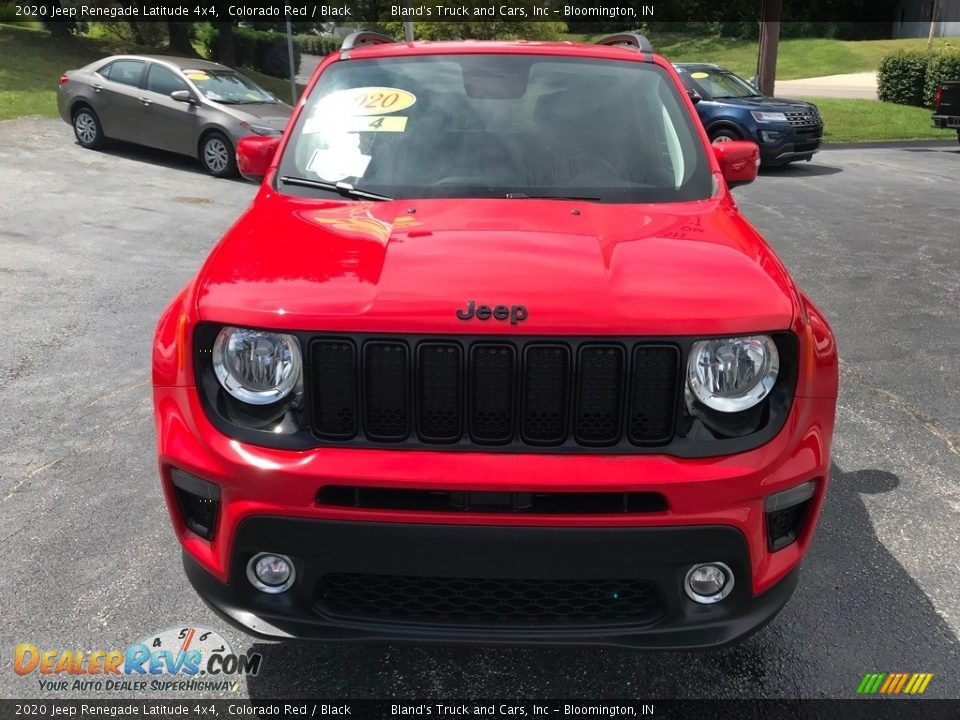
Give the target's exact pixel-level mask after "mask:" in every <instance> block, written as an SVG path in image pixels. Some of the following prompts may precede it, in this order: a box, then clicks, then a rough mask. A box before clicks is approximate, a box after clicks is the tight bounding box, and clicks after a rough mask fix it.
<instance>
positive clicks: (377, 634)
mask: <svg viewBox="0 0 960 720" xmlns="http://www.w3.org/2000/svg"><path fill="white" fill-rule="evenodd" d="M233 547H234V549H233V555H232V560H231V566H230V580H229V582H227V583H222V582H220V581H219V580H217V579H216V578H214V577H213V576H212V575H210V574H209V573H208V572H207V571H205V570H204V569H203V568H202V567H201V566H200V565H199V564H198V563H197V562H196V561H195V560H193V558H192V557H191V556H189V555H188V554H186V553H184V556H183V560H184V567H185V569H186V572H187V576H188V577H189V579H190V582H191V583H192V584H193V586H194V588H195V589H196V591H197V592H198V593H199V594H200V596H201V597H202V598H203V599H204V601H205V602H206V603H207V604H208V605H210V607H211V608H213V609H214V610H215V611H216V612H217V613H218V614H219V615H220V616H221V617H223V618H224V619H225V620H227V621H228V622H229V623H231V624H232V625H234V626H236V627H239V628H241V629H242V630H244V631H246V632H248V633H252V634H254V635H258V636H260V637H264V638H272V639H277V638H283V637H295V638H307V639H318V640H330V641H345V640H346V641H371V642H418V643H422V642H439V643H450V644H471V645H476V644H500V645H606V646H619V647H632V648H649V649H681V648H692V647H713V646H720V645H726V644H729V643H732V642H734V641H736V640H738V639H741V638H743V637H744V636H746V635H748V634H750V633H752V632H754V631H756V630H757V629H758V628H760V627H762V626H763V625H764V624H765V623H767V622H769V621H770V620H771V619H772V618H773V617H774V616H775V615H776V614H777V612H779V610H780V609H781V608H782V607H783V605H784V604H785V603H786V602H787V600H788V599H789V597H790V595H791V594H792V593H793V590H794V588H795V586H796V583H797V579H798V575H799V570H798V569H794V570H793V571H792V572H791V573H790V574H788V575H787V576H786V577H785V578H784V579H783V580H781V581H780V582H779V583H778V584H777V585H776V586H774V587H773V588H771V589H769V590H768V591H766V592H764V593H763V594H761V595H759V596H753V595H752V593H751V591H750V587H751V577H750V564H749V560H748V554H747V547H746V541H745V539H744V537H743V535H742V534H741V533H740V532H739V531H738V530H737V529H735V528H732V527H725V526H695V527H666V528H665V527H658V528H650V527H645V528H558V527H542V528H541V527H505V526H474V525H462V526H456V525H433V524H421V525H411V524H404V523H370V522H340V521H329V520H307V519H298V518H284V517H265V516H258V517H251V518H247V519H246V520H244V521H243V522H242V523H241V524H240V526H239V528H238V530H237V534H236V537H235V543H234V546H233ZM258 552H279V553H283V554H285V555H289V556H290V557H291V559H292V560H293V562H294V564H295V566H296V570H297V578H298V580H297V583H296V584H295V585H294V587H293V588H291V589H290V591H288V592H285V593H282V594H280V595H267V594H265V593H261V592H259V591H257V590H256V589H255V588H254V587H253V586H252V585H250V583H249V582H248V581H247V580H246V575H245V571H244V568H245V565H246V563H247V562H248V561H249V559H250V558H251V557H252V556H253V555H255V554H256V553H258ZM708 561H719V562H723V563H725V564H727V565H728V566H729V567H730V568H731V569H732V571H733V572H734V574H735V577H736V585H735V587H734V589H733V591H732V592H731V594H730V596H729V597H728V598H726V599H725V600H724V601H722V602H720V603H716V604H714V605H699V604H697V603H694V602H693V601H692V600H690V599H689V598H687V597H686V595H685V593H684V592H683V588H682V582H683V577H684V575H685V573H686V571H687V570H688V569H689V567H690V566H691V565H693V564H696V563H698V562H708ZM338 572H353V573H357V572H362V573H378V574H388V575H415V576H441V577H498V578H511V577H516V578H521V577H524V578H530V577H539V578H544V579H549V578H551V577H553V578H570V577H583V578H610V577H635V578H638V579H647V580H651V581H653V582H656V583H657V584H658V585H659V588H660V590H661V592H662V593H663V600H664V603H665V608H666V610H665V614H664V615H663V617H662V618H661V619H660V620H659V621H658V622H656V623H653V624H646V625H643V626H636V625H630V624H629V623H624V622H612V623H594V624H588V625H564V626H562V627H560V626H544V625H542V624H530V625H522V626H519V627H518V626H516V625H511V626H510V627H509V628H504V627H503V626H499V627H498V626H494V625H484V626H476V625H463V624H450V623H427V622H410V621H399V620H394V621H385V620H383V619H377V620H373V619H370V620H358V619H356V618H351V619H347V618H342V617H337V616H333V615H329V614H325V613H324V612H322V610H321V611H318V609H317V608H316V607H315V593H316V589H317V584H318V582H319V580H320V578H321V577H322V576H323V575H326V574H330V573H338Z"/></svg>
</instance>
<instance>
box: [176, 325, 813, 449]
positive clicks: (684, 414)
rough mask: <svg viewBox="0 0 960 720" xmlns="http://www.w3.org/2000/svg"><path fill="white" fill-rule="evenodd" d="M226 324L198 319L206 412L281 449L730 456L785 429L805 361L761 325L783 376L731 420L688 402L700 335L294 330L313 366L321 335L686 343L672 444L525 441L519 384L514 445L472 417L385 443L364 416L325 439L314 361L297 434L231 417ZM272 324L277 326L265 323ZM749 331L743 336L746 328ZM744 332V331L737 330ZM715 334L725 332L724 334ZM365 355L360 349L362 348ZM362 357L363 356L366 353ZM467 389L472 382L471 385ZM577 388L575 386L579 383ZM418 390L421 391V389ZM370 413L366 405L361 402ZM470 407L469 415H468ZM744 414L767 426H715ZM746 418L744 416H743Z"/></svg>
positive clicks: (413, 342)
mask: <svg viewBox="0 0 960 720" xmlns="http://www.w3.org/2000/svg"><path fill="white" fill-rule="evenodd" d="M221 327H223V325H222V324H213V323H200V324H199V325H197V327H196V330H195V334H194V360H195V362H194V372H195V380H196V384H197V388H198V389H199V390H200V400H201V405H202V406H203V408H204V411H205V412H206V414H207V417H208V418H209V420H210V422H211V423H212V424H213V425H214V427H216V428H217V429H218V430H219V431H220V432H222V433H223V434H224V435H227V436H229V437H231V438H235V439H238V440H241V441H243V442H248V443H250V444H252V445H260V446H263V447H271V448H278V449H284V450H308V449H313V448H321V447H337V448H350V447H353V448H358V447H359V448H379V449H390V450H418V451H424V452H451V451H459V452H491V453H497V452H508V453H527V454H544V453H550V454H612V455H644V454H647V455H650V454H661V455H672V456H675V457H683V458H694V457H717V456H723V455H733V454H737V453H742V452H746V451H748V450H753V449H755V448H758V447H760V446H761V445H764V444H766V443H768V442H770V441H771V440H772V439H773V438H774V437H776V435H777V434H778V433H779V432H780V430H781V429H782V428H783V426H784V423H785V422H786V420H787V417H788V415H789V413H790V408H791V407H792V404H793V399H794V393H795V390H796V382H797V370H798V363H799V341H798V340H797V337H796V335H794V334H793V333H792V332H790V331H763V330H758V331H756V332H754V333H750V334H752V335H760V334H767V335H770V336H771V337H773V338H774V340H775V342H776V344H777V348H778V350H779V352H780V377H779V378H778V380H777V383H776V385H775V386H774V389H773V391H772V392H771V393H770V395H769V396H768V397H767V398H766V399H765V400H764V402H763V403H761V405H759V406H758V407H757V408H755V409H752V410H748V411H746V413H736V414H732V415H731V416H730V417H729V418H724V417H723V414H722V413H715V412H713V411H710V410H707V409H706V408H703V407H702V406H699V407H697V408H695V412H694V413H692V414H691V413H689V412H688V411H687V409H686V405H685V402H684V386H685V385H684V384H685V378H686V366H687V358H688V356H689V352H690V346H691V345H692V343H693V342H695V341H697V340H702V339H703V338H704V337H705V336H693V337H691V336H681V337H676V336H675V337H670V336H643V337H628V336H561V335H536V336H530V335H525V336H512V335H510V336H504V335H493V336H490V335H423V334H421V335H417V334H412V333H330V334H326V333H317V332H302V331H290V330H287V331H286V333H287V334H291V335H295V336H296V337H297V338H298V340H299V341H300V347H301V351H302V353H303V357H304V364H305V366H306V365H307V364H308V363H309V357H310V347H311V343H312V342H313V341H314V340H347V341H350V342H352V343H353V344H354V347H356V348H362V347H363V343H364V342H365V341H367V340H381V339H382V340H402V341H403V342H405V343H407V345H408V347H409V348H410V349H411V352H412V354H411V356H410V357H417V356H418V355H419V353H418V351H417V348H418V347H419V345H420V343H429V342H443V341H446V342H451V341H452V342H457V343H459V344H460V345H461V347H462V349H463V355H462V357H463V358H466V357H467V353H468V352H470V350H471V348H472V347H474V346H476V345H477V344H484V343H493V344H498V343H511V344H513V345H514V346H515V347H516V348H517V349H519V350H520V351H521V354H520V355H518V356H517V357H516V358H515V362H519V361H520V359H522V357H523V355H522V351H523V349H524V347H525V346H527V345H530V344H533V343H564V344H567V345H568V346H569V347H570V349H571V352H572V353H573V357H574V358H576V357H577V356H578V354H579V351H580V348H581V347H583V346H587V345H590V344H595V343H600V344H604V345H608V344H621V345H622V346H623V347H624V348H625V350H626V354H625V358H626V359H627V362H630V361H631V355H632V348H634V347H635V346H637V345H641V344H642V345H643V346H648V345H649V346H658V345H660V346H662V345H672V346H675V347H677V348H678V349H679V352H680V364H679V370H678V372H677V378H676V382H677V388H676V398H677V400H676V403H675V406H676V407H675V418H674V428H675V432H674V435H673V438H672V439H671V440H669V441H668V442H661V443H649V444H644V445H640V444H634V443H633V442H631V441H630V439H629V438H628V437H627V433H625V432H621V435H620V439H619V441H618V442H616V443H613V444H609V445H603V446H599V445H596V446H585V445H582V444H578V442H577V441H576V439H575V438H574V436H573V433H572V428H571V432H570V433H569V436H568V438H567V439H566V441H565V442H564V443H562V444H559V445H553V446H550V447H544V446H541V445H528V444H525V443H524V442H522V440H521V438H520V436H519V430H520V423H519V413H520V408H521V405H522V402H521V398H520V396H519V392H518V391H516V390H515V401H516V402H515V403H514V405H515V414H516V416H517V417H515V420H514V423H513V426H514V437H513V440H512V441H510V442H508V443H500V444H480V443H478V442H477V441H475V440H471V439H470V438H469V436H468V435H467V428H466V426H467V425H469V423H466V422H464V423H463V425H464V427H463V436H462V437H460V438H459V439H458V440H456V441H454V442H446V443H443V442H436V443H434V442H431V443H425V442H423V441H422V440H421V439H420V438H419V437H417V435H416V433H414V432H411V433H410V434H409V436H408V437H407V438H406V439H405V440H402V441H397V442H394V441H391V442H377V441H374V440H371V439H369V438H367V437H365V436H364V435H363V425H364V423H363V421H362V418H361V421H360V422H359V427H358V432H357V433H356V435H355V437H352V438H350V439H343V440H334V439H325V438H321V437H317V436H316V435H315V434H314V433H313V432H312V430H311V418H310V414H309V412H308V408H307V407H306V406H307V405H308V404H309V400H310V398H311V396H312V387H311V382H312V379H311V373H310V370H309V368H308V367H305V369H304V381H303V388H304V392H303V398H304V403H303V406H301V407H294V408H290V414H291V415H294V416H296V417H298V418H299V427H300V430H299V431H297V432H289V433H288V432H276V431H274V430H272V429H254V428H253V427H249V426H244V425H240V424H237V423H236V422H231V421H230V420H229V419H228V417H227V416H226V415H225V413H224V408H232V407H235V406H237V405H242V403H238V402H237V401H236V400H234V399H233V398H231V397H230V396H229V395H228V394H227V393H226V392H225V391H223V390H222V388H221V387H220V385H219V383H218V381H217V380H216V378H215V376H214V373H213V365H212V358H211V352H210V350H211V349H212V347H213V342H214V340H215V338H216V336H217V333H218V332H219V330H220V328H221ZM264 329H266V330H269V328H264ZM741 335H742V334H741ZM737 336H739V335H737ZM711 337H724V336H722V335H716V336H711ZM357 354H358V355H359V352H358V353H357ZM358 361H359V359H358ZM464 387H466V386H464ZM629 387H630V377H629V373H628V374H627V375H626V376H625V382H624V383H623V387H622V388H621V392H622V393H623V395H624V398H623V402H622V404H621V405H622V407H621V418H620V422H621V426H622V424H623V422H624V421H625V415H624V412H623V411H624V410H625V407H626V401H627V398H626V394H627V393H628V391H629ZM572 391H575V387H574V389H573V390H572ZM414 395H415V393H414ZM463 395H464V402H467V397H466V396H468V395H469V392H466V393H463ZM285 402H288V401H283V402H281V403H279V404H278V405H280V407H279V408H275V407H274V406H267V407H266V408H264V409H260V410H259V411H261V412H270V413H273V414H274V415H278V416H283V415H284V412H285V410H286V408H285V405H284V403H285ZM243 410H244V409H243V408H241V409H238V410H237V411H236V412H237V414H238V415H239V416H241V417H242V415H243ZM360 412H361V413H362V408H360ZM416 412H417V408H416V403H415V397H414V406H413V408H412V413H413V415H412V417H414V416H415V413H416ZM466 412H467V409H466V408H465V409H464V411H463V414H462V417H463V418H466V417H467V415H466ZM574 414H575V413H571V414H570V418H569V422H570V423H572V422H573V416H574ZM737 416H744V417H745V418H746V419H747V420H748V421H749V422H748V423H747V424H750V423H760V425H759V429H758V430H756V431H754V432H748V433H746V434H740V433H739V431H737V432H734V430H736V428H733V427H731V432H730V433H729V434H724V433H719V432H717V430H716V428H715V425H716V422H717V421H718V419H719V421H725V420H729V421H730V422H731V423H733V422H735V421H737V420H738V418H737ZM740 419H743V418H740Z"/></svg>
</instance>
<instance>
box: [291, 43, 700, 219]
mask: <svg viewBox="0 0 960 720" xmlns="http://www.w3.org/2000/svg"><path fill="white" fill-rule="evenodd" d="M279 176H281V177H287V178H300V179H305V180H311V181H321V182H325V183H347V184H349V185H351V186H353V187H356V188H362V189H363V190H365V191H368V192H371V193H377V194H380V195H384V196H387V197H390V198H404V197H405V198H412V197H499V198H506V197H510V198H515V199H518V200H520V199H525V198H533V197H547V198H570V197H573V198H582V199H587V200H597V201H600V202H676V201H683V200H695V199H703V198H707V197H709V196H710V194H711V190H712V182H713V178H712V175H711V173H710V166H709V164H708V162H707V158H706V155H705V151H704V148H703V145H702V143H701V142H700V140H699V137H698V135H697V133H696V130H695V126H694V125H693V121H692V118H691V116H690V114H689V113H688V111H687V109H686V108H685V107H684V106H683V105H682V103H681V97H680V94H679V92H678V91H677V89H676V86H675V85H674V83H673V82H672V81H671V79H670V77H669V75H668V74H667V73H666V72H665V71H664V70H663V69H662V68H660V67H658V66H656V65H653V64H651V63H641V62H630V61H622V62H621V61H610V60H593V59H580V58H563V57H554V56H544V55H501V54H475V55H433V56H421V57H413V58H385V59H371V60H347V61H341V62H338V63H336V64H335V65H333V66H331V67H330V68H328V69H327V70H326V71H325V72H324V73H323V75H322V76H321V77H320V79H319V81H318V83H317V85H316V86H315V88H314V89H313V92H312V93H311V95H310V96H309V98H307V101H306V105H305V107H304V109H303V111H302V112H301V114H300V116H299V117H298V119H297V123H296V126H295V127H294V129H293V131H292V133H291V139H290V142H289V143H288V145H287V147H286V150H285V152H284V155H283V158H282V160H281V163H280V172H279ZM282 189H283V191H284V192H288V193H291V194H297V195H307V196H323V195H325V194H326V195H329V194H331V192H332V191H331V190H329V189H326V190H325V189H323V188H321V187H316V186H314V187H307V183H300V184H297V185H293V184H288V183H284V184H283V185H282Z"/></svg>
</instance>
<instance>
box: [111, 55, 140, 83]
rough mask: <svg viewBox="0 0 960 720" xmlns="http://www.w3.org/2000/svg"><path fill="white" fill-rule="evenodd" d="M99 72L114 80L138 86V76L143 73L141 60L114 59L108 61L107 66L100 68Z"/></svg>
mask: <svg viewBox="0 0 960 720" xmlns="http://www.w3.org/2000/svg"><path fill="white" fill-rule="evenodd" d="M107 73H109V74H107ZM100 74H101V75H103V76H104V77H107V78H109V79H110V80H113V81H114V82H118V83H123V84H124V85H132V86H133V87H138V86H139V85H140V77H141V76H142V75H143V62H142V61H141V60H116V61H115V62H112V63H110V66H109V67H108V68H104V69H102V70H101V71H100Z"/></svg>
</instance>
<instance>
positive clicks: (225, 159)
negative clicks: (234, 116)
mask: <svg viewBox="0 0 960 720" xmlns="http://www.w3.org/2000/svg"><path fill="white" fill-rule="evenodd" d="M200 164H201V165H203V168H204V169H205V170H206V171H207V172H208V173H210V174H211V175H213V176H214V177H220V178H227V177H235V176H236V174H237V157H236V155H235V154H234V150H233V143H231V142H230V139H229V138H228V137H227V136H226V135H224V134H223V133H222V132H212V133H208V134H207V135H204V136H203V140H201V141H200Z"/></svg>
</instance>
